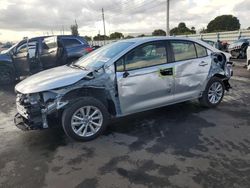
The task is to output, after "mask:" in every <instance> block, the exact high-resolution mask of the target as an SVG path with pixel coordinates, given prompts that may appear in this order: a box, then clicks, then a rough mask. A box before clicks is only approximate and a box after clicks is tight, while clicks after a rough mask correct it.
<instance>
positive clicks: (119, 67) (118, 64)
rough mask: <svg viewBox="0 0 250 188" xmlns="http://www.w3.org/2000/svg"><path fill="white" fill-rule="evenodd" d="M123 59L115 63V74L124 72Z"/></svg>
mask: <svg viewBox="0 0 250 188" xmlns="http://www.w3.org/2000/svg"><path fill="white" fill-rule="evenodd" d="M123 62H124V61H123V58H121V59H119V60H118V61H117V62H116V71H117V72H123V71H124V63H123Z"/></svg>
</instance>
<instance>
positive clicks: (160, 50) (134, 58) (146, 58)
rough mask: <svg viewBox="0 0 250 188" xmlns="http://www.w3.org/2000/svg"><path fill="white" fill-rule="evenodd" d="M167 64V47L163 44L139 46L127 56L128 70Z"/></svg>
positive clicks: (126, 64)
mask: <svg viewBox="0 0 250 188" xmlns="http://www.w3.org/2000/svg"><path fill="white" fill-rule="evenodd" d="M165 63H167V54H166V48H165V45H164V44H163V43H161V42H157V43H150V44H146V45H143V46H139V47H137V48H135V49H134V50H132V51H131V52H129V53H128V54H127V55H126V56H125V66H126V70H133V69H139V68H145V67H150V66H154V65H160V64H165Z"/></svg>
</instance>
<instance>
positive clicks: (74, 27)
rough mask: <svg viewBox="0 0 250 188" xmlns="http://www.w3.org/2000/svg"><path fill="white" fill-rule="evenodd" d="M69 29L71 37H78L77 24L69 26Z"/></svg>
mask: <svg viewBox="0 0 250 188" xmlns="http://www.w3.org/2000/svg"><path fill="white" fill-rule="evenodd" d="M70 29H71V34H72V35H75V36H79V33H78V25H77V23H75V24H74V25H71V26H70Z"/></svg>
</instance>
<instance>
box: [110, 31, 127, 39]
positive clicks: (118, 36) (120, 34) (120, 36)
mask: <svg viewBox="0 0 250 188" xmlns="http://www.w3.org/2000/svg"><path fill="white" fill-rule="evenodd" d="M109 38H110V39H121V38H124V35H123V34H122V33H119V32H114V33H111V34H110V36H109Z"/></svg>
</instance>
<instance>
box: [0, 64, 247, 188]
mask: <svg viewBox="0 0 250 188" xmlns="http://www.w3.org/2000/svg"><path fill="white" fill-rule="evenodd" d="M234 72H235V76H234V77H233V78H232V80H231V85H232V87H233V89H232V90H231V91H230V92H229V93H226V96H225V98H224V101H223V102H222V104H221V105H220V106H219V107H217V108H215V109H206V108H202V107H200V106H199V104H198V103H197V102H196V101H193V102H185V103H182V104H177V105H172V106H169V107H164V108H159V109H156V110H151V111H147V112H143V113H139V114H136V115H132V116H129V117H126V118H122V119H118V120H115V121H114V122H113V123H111V125H110V126H109V128H108V130H107V131H106V133H105V135H103V136H101V137H99V138H97V139H96V140H93V141H91V142H88V143H79V142H74V141H71V140H69V139H68V138H67V137H66V136H65V135H64V133H63V131H62V130H61V129H59V128H58V129H50V130H46V131H32V132H21V131H20V130H18V129H17V128H16V127H14V123H13V116H14V114H15V113H16V110H15V94H14V91H13V86H7V87H2V86H1V89H0V143H1V144H0V187H79V188H85V187H86V188H91V187H102V188H103V187H107V188H111V187H119V188H122V187H133V188H134V187H135V188H136V187H138V188H139V187H141V188H143V187H154V188H155V187H174V188H179V187H190V188H199V187H204V188H206V187H213V188H216V187H218V188H223V187H225V188H228V187H230V188H233V187H234V188H249V187H250V71H246V69H244V68H243V62H242V61H240V62H236V66H235V67H234Z"/></svg>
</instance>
